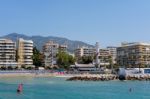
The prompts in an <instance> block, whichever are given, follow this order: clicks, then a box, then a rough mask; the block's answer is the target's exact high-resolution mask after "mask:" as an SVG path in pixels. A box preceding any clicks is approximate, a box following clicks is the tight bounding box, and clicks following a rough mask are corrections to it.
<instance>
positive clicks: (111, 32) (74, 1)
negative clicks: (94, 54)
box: [0, 0, 150, 46]
mask: <svg viewBox="0 0 150 99" xmlns="http://www.w3.org/2000/svg"><path fill="white" fill-rule="evenodd" d="M13 32H16V33H20V34H27V35H42V36H58V37H66V38H68V39H72V40H80V41H85V42H87V43H90V44H94V43H95V42H96V41H98V42H100V45H102V46H109V45H118V44H119V43H120V42H122V41H129V42H131V41H143V42H144V41H146V42H149V40H150V0H0V35H5V34H9V33H13Z"/></svg>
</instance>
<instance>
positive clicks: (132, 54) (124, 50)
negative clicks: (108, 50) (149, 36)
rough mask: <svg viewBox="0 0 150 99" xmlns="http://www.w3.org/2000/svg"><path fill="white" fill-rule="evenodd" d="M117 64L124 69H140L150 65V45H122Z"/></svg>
mask: <svg viewBox="0 0 150 99" xmlns="http://www.w3.org/2000/svg"><path fill="white" fill-rule="evenodd" d="M117 63H118V64H119V65H120V66H123V67H126V68H127V67H132V68H139V67H145V66H149V65H150V43H140V42H133V43H122V45H121V47H118V48H117Z"/></svg>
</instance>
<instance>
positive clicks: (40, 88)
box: [0, 78, 150, 99]
mask: <svg viewBox="0 0 150 99" xmlns="http://www.w3.org/2000/svg"><path fill="white" fill-rule="evenodd" d="M19 83H23V84H24V88H23V93H22V94H17V93H16V88H17V86H18V84H19ZM129 88H132V91H131V92H130V91H129ZM0 99H150V82H149V81H106V82H100V81H99V82H92V81H89V82H86V81H65V78H7V79H6V78H0Z"/></svg>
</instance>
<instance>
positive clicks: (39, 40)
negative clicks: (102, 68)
mask: <svg viewBox="0 0 150 99" xmlns="http://www.w3.org/2000/svg"><path fill="white" fill-rule="evenodd" d="M0 38H8V39H11V40H13V41H16V40H17V38H24V39H28V40H33V42H34V46H36V47H37V48H38V49H39V50H40V51H42V46H43V44H44V43H45V42H47V41H49V40H52V41H54V42H57V43H59V44H67V46H68V51H69V52H73V51H74V49H75V48H77V47H78V46H89V47H93V46H92V45H90V44H87V43H84V42H82V41H73V40H69V39H67V38H62V37H54V36H47V37H43V36H27V35H24V34H18V33H11V34H8V35H5V36H2V37H0Z"/></svg>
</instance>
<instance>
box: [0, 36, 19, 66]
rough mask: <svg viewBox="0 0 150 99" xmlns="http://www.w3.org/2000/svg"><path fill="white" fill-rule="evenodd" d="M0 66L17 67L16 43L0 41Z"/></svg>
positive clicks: (7, 40)
mask: <svg viewBox="0 0 150 99" xmlns="http://www.w3.org/2000/svg"><path fill="white" fill-rule="evenodd" d="M0 66H6V67H7V66H17V63H16V43H15V42H13V41H12V40H9V39H0Z"/></svg>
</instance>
